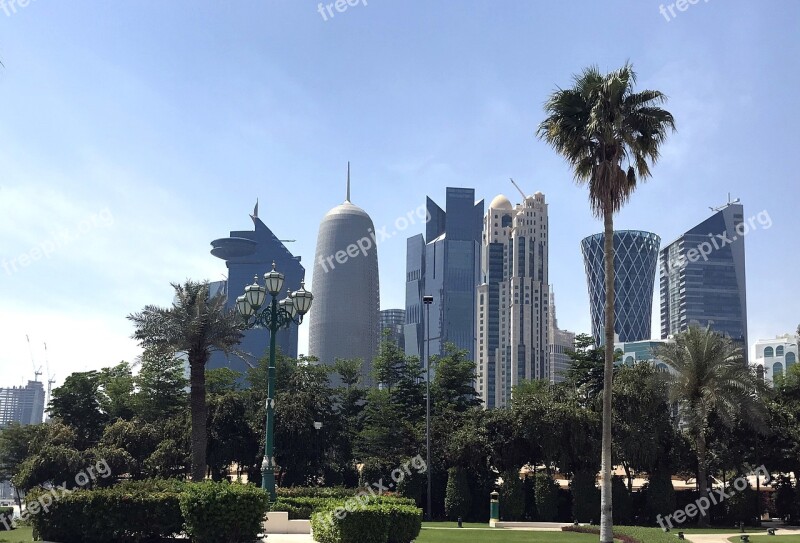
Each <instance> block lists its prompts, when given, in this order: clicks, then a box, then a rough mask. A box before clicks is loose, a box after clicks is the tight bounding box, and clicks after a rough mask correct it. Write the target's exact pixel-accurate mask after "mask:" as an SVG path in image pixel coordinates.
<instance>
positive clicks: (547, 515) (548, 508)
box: [533, 472, 559, 522]
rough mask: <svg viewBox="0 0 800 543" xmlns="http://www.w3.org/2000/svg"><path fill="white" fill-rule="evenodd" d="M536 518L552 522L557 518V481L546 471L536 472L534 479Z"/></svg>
mask: <svg viewBox="0 0 800 543" xmlns="http://www.w3.org/2000/svg"><path fill="white" fill-rule="evenodd" d="M533 485H534V493H535V496H536V520H538V521H542V522H553V521H555V520H556V518H558V488H559V487H558V483H556V482H555V481H554V480H553V478H552V477H550V476H549V475H547V473H541V472H540V473H537V474H536V476H535V478H534V480H533Z"/></svg>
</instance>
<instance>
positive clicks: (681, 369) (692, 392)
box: [655, 326, 766, 526]
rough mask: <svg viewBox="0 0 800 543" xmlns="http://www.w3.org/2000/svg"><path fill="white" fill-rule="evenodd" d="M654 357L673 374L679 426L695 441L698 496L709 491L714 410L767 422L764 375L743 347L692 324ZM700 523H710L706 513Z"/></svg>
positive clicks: (730, 417)
mask: <svg viewBox="0 0 800 543" xmlns="http://www.w3.org/2000/svg"><path fill="white" fill-rule="evenodd" d="M655 356H656V358H658V359H659V360H661V361H662V362H664V363H665V364H666V365H667V366H668V367H669V368H670V369H671V370H672V371H671V372H670V373H671V375H670V380H669V383H670V385H669V394H670V400H671V401H673V402H676V403H677V404H678V406H679V410H680V418H681V424H682V425H683V427H684V429H685V430H686V432H688V434H689V436H690V437H691V438H692V440H693V441H694V445H695V452H696V454H697V479H698V482H699V486H700V496H705V495H707V494H708V476H707V471H706V461H707V449H706V432H707V431H708V419H709V416H710V414H711V413H712V412H713V413H715V414H716V415H717V417H718V418H719V420H720V421H722V423H723V424H725V425H726V426H729V427H732V426H733V423H734V420H735V419H736V418H739V419H740V420H742V421H744V422H745V423H746V424H748V425H749V426H752V427H753V428H760V427H762V424H763V423H764V420H765V410H766V408H765V406H764V401H763V397H764V393H765V385H764V381H763V380H762V379H759V378H757V377H756V375H755V373H754V372H753V371H752V370H751V369H750V368H749V367H748V366H747V364H746V363H745V361H744V357H743V356H742V350H741V349H740V348H739V347H738V346H737V345H736V344H734V343H733V342H732V341H731V340H730V339H728V338H727V337H723V336H722V335H720V334H717V333H715V332H712V331H711V329H710V328H700V327H698V326H691V327H690V328H689V329H688V330H687V331H686V332H682V333H680V334H677V335H676V336H675V341H674V342H671V343H667V344H665V345H662V346H661V347H659V348H658V349H657V351H656V355H655ZM700 525H701V526H707V525H708V517H707V516H706V514H705V512H703V514H702V515H701V517H700Z"/></svg>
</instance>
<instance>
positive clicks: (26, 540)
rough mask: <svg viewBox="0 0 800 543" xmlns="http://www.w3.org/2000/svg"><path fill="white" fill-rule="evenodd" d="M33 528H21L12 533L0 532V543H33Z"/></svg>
mask: <svg viewBox="0 0 800 543" xmlns="http://www.w3.org/2000/svg"><path fill="white" fill-rule="evenodd" d="M32 532H33V528H31V527H30V526H20V527H19V528H17V529H16V530H11V531H10V532H5V531H3V532H0V543H31V541H33V533H32Z"/></svg>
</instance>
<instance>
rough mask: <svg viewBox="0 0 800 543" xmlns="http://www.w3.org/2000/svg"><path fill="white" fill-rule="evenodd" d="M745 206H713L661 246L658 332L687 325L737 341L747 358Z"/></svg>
mask: <svg viewBox="0 0 800 543" xmlns="http://www.w3.org/2000/svg"><path fill="white" fill-rule="evenodd" d="M746 228H747V224H746V223H745V222H744V208H743V207H742V205H741V204H736V203H731V204H729V205H726V206H724V207H722V208H720V209H719V210H717V211H716V212H715V213H714V214H713V215H712V216H711V217H709V218H708V219H706V220H705V221H703V222H701V223H700V224H698V225H697V226H695V227H694V228H692V229H691V230H689V231H688V232H686V233H685V234H683V235H682V236H681V237H679V238H678V239H677V240H675V241H673V242H672V243H670V244H669V245H667V246H666V247H664V249H662V250H661V258H660V264H659V265H660V268H661V337H662V338H664V339H666V338H667V337H668V336H670V335H673V334H677V333H678V332H683V331H685V330H686V329H687V328H688V327H689V326H690V325H692V324H697V325H698V326H701V327H706V326H710V327H711V329H712V330H714V331H716V332H719V333H721V334H723V335H725V336H728V337H730V338H731V339H734V340H735V341H737V342H739V343H740V345H741V347H742V350H743V352H744V356H745V359H746V358H747V354H748V348H747V345H748V344H747V290H746V281H745V252H744V237H743V235H742V234H741V232H744V231H746Z"/></svg>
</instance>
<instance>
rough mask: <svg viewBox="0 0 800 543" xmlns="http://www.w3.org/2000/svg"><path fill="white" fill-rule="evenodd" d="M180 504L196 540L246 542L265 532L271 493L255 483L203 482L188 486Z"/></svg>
mask: <svg viewBox="0 0 800 543" xmlns="http://www.w3.org/2000/svg"><path fill="white" fill-rule="evenodd" d="M180 504H181V513H182V514H183V519H184V524H185V527H186V533H187V534H188V535H189V537H191V539H192V543H242V542H250V541H255V540H256V539H258V538H257V535H258V534H259V533H261V532H262V531H263V526H264V515H265V514H266V512H267V510H268V509H269V494H267V493H266V491H264V490H262V489H260V488H258V487H256V486H253V485H242V484H235V483H229V482H227V481H223V482H222V483H215V482H213V481H203V482H202V483H192V484H189V485H186V488H185V490H184V492H182V493H181V496H180Z"/></svg>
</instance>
